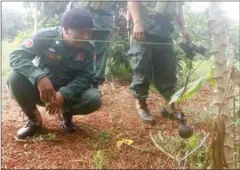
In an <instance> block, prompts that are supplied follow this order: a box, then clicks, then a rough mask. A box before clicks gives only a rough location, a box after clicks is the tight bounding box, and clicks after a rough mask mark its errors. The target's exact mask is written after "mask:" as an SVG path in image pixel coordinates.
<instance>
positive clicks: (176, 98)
mask: <svg viewBox="0 0 240 170" xmlns="http://www.w3.org/2000/svg"><path fill="white" fill-rule="evenodd" d="M205 80H206V78H205V77H201V78H200V79H198V80H196V81H194V82H192V83H190V84H188V86H187V89H186V92H185V93H184V94H183V95H182V93H183V90H184V87H183V88H181V89H180V90H179V91H177V92H176V93H175V94H174V95H173V96H172V98H171V101H170V102H169V104H171V103H174V102H176V103H181V102H182V101H183V100H185V99H189V98H192V97H193V95H195V94H196V92H197V91H198V90H199V89H200V88H201V87H202V86H203V83H204V82H205ZM181 96H182V97H181Z"/></svg>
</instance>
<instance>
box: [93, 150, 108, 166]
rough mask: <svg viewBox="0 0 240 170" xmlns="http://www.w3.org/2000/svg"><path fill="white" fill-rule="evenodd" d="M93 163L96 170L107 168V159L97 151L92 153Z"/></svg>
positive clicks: (102, 153)
mask: <svg viewBox="0 0 240 170" xmlns="http://www.w3.org/2000/svg"><path fill="white" fill-rule="evenodd" d="M93 161H94V166H95V168H96V169H103V168H106V166H107V157H106V155H105V153H104V152H103V151H101V150H98V151H96V152H95V153H94V155H93Z"/></svg>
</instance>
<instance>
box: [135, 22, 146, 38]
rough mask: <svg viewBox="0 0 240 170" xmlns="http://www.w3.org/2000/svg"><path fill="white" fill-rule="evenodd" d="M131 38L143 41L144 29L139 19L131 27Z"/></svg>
mask: <svg viewBox="0 0 240 170" xmlns="http://www.w3.org/2000/svg"><path fill="white" fill-rule="evenodd" d="M133 39H135V40H137V41H140V42H141V41H145V30H144V26H143V24H142V22H141V21H137V22H135V23H134V27H133Z"/></svg>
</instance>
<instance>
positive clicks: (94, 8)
mask: <svg viewBox="0 0 240 170" xmlns="http://www.w3.org/2000/svg"><path fill="white" fill-rule="evenodd" d="M72 6H73V7H84V8H87V9H88V10H89V11H90V12H91V14H92V15H93V19H94V26H95V28H94V29H95V30H103V31H104V30H105V31H111V29H112V27H113V14H114V9H115V7H116V2H115V1H73V2H72Z"/></svg>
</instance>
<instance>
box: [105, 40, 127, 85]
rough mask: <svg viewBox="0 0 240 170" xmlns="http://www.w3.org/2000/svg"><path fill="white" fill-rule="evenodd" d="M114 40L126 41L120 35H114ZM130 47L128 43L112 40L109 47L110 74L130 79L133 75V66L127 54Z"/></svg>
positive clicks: (111, 76) (114, 76) (112, 76)
mask: <svg viewBox="0 0 240 170" xmlns="http://www.w3.org/2000/svg"><path fill="white" fill-rule="evenodd" d="M112 40H113V41H124V39H123V38H121V37H120V36H114V37H113V38H112ZM128 48H129V44H127V43H124V44H123V43H119V42H111V43H110V47H109V59H108V76H109V77H110V78H118V79H121V80H127V81H130V80H131V77H132V71H131V66H130V64H129V60H128V58H127V56H126V52H127V50H128Z"/></svg>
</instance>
